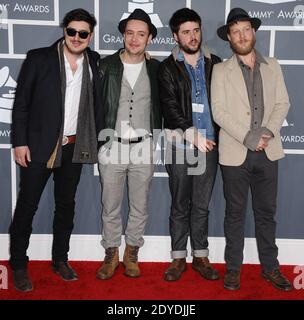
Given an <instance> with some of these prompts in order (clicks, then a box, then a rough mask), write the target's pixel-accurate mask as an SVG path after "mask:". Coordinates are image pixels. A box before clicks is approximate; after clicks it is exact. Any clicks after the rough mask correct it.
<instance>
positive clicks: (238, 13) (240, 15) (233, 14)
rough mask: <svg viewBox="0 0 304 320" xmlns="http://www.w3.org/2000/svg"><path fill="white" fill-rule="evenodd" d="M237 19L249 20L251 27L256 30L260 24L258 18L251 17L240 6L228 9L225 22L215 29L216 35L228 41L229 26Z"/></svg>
mask: <svg viewBox="0 0 304 320" xmlns="http://www.w3.org/2000/svg"><path fill="white" fill-rule="evenodd" d="M237 21H250V22H251V25H252V27H253V28H254V29H255V31H257V30H258V29H259V27H260V25H261V23H262V22H261V20H260V19H258V18H251V17H250V16H249V14H248V13H247V12H246V11H245V10H244V9H242V8H233V9H231V10H230V12H229V14H228V17H227V22H226V24H225V25H224V26H221V27H219V28H218V29H217V35H218V36H219V37H220V38H221V39H223V40H225V41H229V39H228V37H227V33H228V31H229V26H230V25H231V24H233V23H234V22H237Z"/></svg>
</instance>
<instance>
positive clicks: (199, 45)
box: [179, 40, 202, 54]
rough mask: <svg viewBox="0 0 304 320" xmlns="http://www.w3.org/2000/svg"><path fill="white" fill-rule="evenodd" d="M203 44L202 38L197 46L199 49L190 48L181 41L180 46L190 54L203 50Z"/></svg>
mask: <svg viewBox="0 0 304 320" xmlns="http://www.w3.org/2000/svg"><path fill="white" fill-rule="evenodd" d="M201 45H202V40H200V41H199V43H198V46H197V49H194V50H193V49H191V48H189V47H188V46H182V45H181V44H180V43H179V47H180V48H181V49H182V50H183V51H184V52H186V53H188V54H196V53H197V52H198V51H200V50H201Z"/></svg>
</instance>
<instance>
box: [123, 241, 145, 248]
mask: <svg viewBox="0 0 304 320" xmlns="http://www.w3.org/2000/svg"><path fill="white" fill-rule="evenodd" d="M125 241H126V244H128V245H129V246H132V247H139V248H141V247H142V246H143V245H144V241H138V242H135V241H130V239H126V240H125Z"/></svg>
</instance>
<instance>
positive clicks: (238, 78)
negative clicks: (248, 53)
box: [228, 55, 250, 109]
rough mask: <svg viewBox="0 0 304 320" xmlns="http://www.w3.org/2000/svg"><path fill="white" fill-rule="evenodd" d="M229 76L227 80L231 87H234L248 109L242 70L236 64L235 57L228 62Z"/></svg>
mask: <svg viewBox="0 0 304 320" xmlns="http://www.w3.org/2000/svg"><path fill="white" fill-rule="evenodd" d="M229 62H230V63H229V70H230V72H229V74H228V78H229V80H230V83H231V85H232V86H234V87H235V89H236V91H237V92H238V94H239V96H240V97H241V98H242V100H243V101H244V103H245V104H246V106H247V107H248V108H249V109H250V104H249V99H248V93H247V88H246V84H245V80H244V77H243V73H242V70H241V68H240V66H239V64H238V61H237V58H236V56H235V55H233V56H232V58H231V59H230V61H229Z"/></svg>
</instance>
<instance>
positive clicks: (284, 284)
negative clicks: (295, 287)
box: [262, 269, 292, 291]
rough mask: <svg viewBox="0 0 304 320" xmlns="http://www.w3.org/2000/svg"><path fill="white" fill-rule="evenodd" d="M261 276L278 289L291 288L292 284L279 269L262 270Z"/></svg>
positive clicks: (287, 289) (288, 289) (285, 289)
mask: <svg viewBox="0 0 304 320" xmlns="http://www.w3.org/2000/svg"><path fill="white" fill-rule="evenodd" d="M262 277H263V278H264V279H266V280H267V281H270V282H271V284H272V285H273V286H274V287H275V288H277V289H279V290H283V291H290V290H292V285H291V283H290V281H289V280H288V279H287V278H286V277H285V276H284V275H283V274H282V273H281V271H280V270H279V269H276V270H274V271H271V272H265V271H262Z"/></svg>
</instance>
